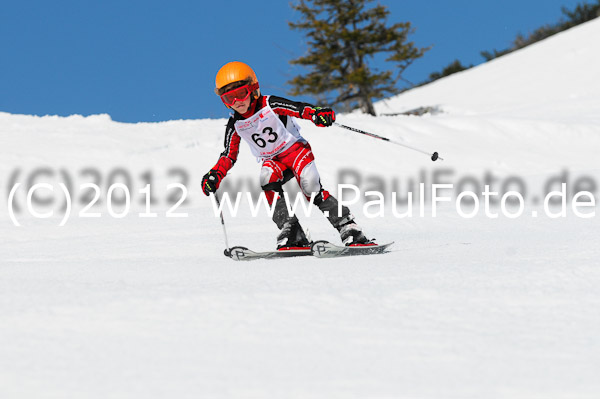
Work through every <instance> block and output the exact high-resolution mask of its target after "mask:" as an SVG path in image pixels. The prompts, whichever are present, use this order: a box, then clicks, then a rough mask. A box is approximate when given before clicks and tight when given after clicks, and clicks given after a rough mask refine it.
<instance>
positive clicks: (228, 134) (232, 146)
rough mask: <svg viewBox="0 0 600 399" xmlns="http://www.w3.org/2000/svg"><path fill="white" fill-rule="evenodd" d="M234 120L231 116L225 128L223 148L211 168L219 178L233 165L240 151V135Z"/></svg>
mask: <svg viewBox="0 0 600 399" xmlns="http://www.w3.org/2000/svg"><path fill="white" fill-rule="evenodd" d="M234 123H235V121H234V120H233V118H231V119H229V122H228V123H227V128H226V130H225V142H224V144H225V150H224V151H223V152H222V153H221V156H220V157H219V160H218V161H217V163H216V164H215V166H214V167H213V168H212V169H211V170H214V171H216V172H217V173H218V174H219V175H220V176H221V178H223V177H225V175H226V174H227V172H228V171H229V169H231V168H232V167H233V165H234V164H235V162H236V161H237V157H238V154H239V152H240V140H241V138H240V136H239V134H237V132H236V131H235V126H234Z"/></svg>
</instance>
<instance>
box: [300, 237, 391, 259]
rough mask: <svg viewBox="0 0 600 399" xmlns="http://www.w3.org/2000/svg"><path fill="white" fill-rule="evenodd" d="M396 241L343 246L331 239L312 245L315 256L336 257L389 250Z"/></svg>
mask: <svg viewBox="0 0 600 399" xmlns="http://www.w3.org/2000/svg"><path fill="white" fill-rule="evenodd" d="M393 243H394V242H393V241H392V242H390V243H387V244H381V245H379V244H374V245H360V246H354V247H343V246H340V245H335V244H332V243H330V242H329V241H315V242H314V243H313V244H312V246H311V252H312V254H313V256H316V257H317V258H336V257H338V256H357V255H374V254H382V253H385V252H389V250H388V247H389V246H390V245H392V244H393Z"/></svg>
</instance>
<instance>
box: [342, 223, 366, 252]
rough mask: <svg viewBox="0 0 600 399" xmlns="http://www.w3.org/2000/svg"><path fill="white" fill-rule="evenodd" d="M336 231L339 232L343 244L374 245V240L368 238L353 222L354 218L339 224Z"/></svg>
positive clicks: (348, 245)
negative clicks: (341, 224)
mask: <svg viewBox="0 0 600 399" xmlns="http://www.w3.org/2000/svg"><path fill="white" fill-rule="evenodd" d="M338 231H339V232H340V238H341V239H342V242H343V243H344V245H345V246H347V247H350V246H359V245H360V246H362V245H375V240H369V239H368V238H367V237H366V236H365V235H364V234H363V232H362V229H361V228H360V227H359V226H358V225H357V224H356V223H354V220H351V221H349V222H348V223H346V224H344V225H343V226H341V227H340V228H339V229H338Z"/></svg>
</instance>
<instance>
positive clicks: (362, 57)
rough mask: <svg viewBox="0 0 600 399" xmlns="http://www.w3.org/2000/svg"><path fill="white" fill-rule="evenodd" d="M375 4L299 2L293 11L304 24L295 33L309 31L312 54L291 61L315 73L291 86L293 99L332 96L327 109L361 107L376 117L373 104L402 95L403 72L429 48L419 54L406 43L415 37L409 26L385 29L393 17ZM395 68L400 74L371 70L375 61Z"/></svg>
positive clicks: (366, 0) (361, 0) (324, 0)
mask: <svg viewBox="0 0 600 399" xmlns="http://www.w3.org/2000/svg"><path fill="white" fill-rule="evenodd" d="M372 1H373V0H299V2H298V3H297V4H296V5H292V7H293V8H294V9H295V10H297V11H299V12H300V14H301V18H300V21H299V22H290V23H289V25H290V27H291V28H292V29H298V30H302V31H306V36H307V37H308V39H309V40H308V45H309V49H308V53H307V54H306V55H304V56H302V57H300V58H298V59H295V60H292V61H291V63H292V64H295V65H302V66H306V67H309V69H310V72H309V73H307V74H306V75H300V76H297V77H295V78H294V79H292V80H291V81H289V83H290V84H291V85H292V87H293V88H292V91H291V94H292V95H301V94H309V95H314V96H320V97H321V98H322V96H323V95H324V93H331V92H333V96H330V97H329V98H328V99H327V101H328V102H329V104H328V105H335V104H343V105H345V106H346V107H345V108H346V109H348V108H351V107H353V106H356V105H358V106H359V107H360V108H361V109H362V111H363V112H365V113H368V114H371V115H375V108H374V107H373V99H378V98H383V97H384V96H385V95H386V94H396V93H398V92H399V89H398V87H397V82H398V80H399V79H401V76H402V72H403V71H404V70H405V69H406V68H407V67H408V66H409V65H410V64H411V63H412V62H413V61H414V60H415V59H417V58H419V57H422V56H423V54H424V53H425V51H427V50H428V49H426V48H417V47H415V45H414V43H413V42H408V41H407V38H408V35H409V34H410V33H412V32H413V29H412V28H411V25H410V23H409V22H402V23H395V24H392V25H391V26H386V22H387V18H388V16H389V14H390V12H389V11H388V10H387V9H386V7H384V6H382V5H377V6H374V7H369V5H370V4H369V3H372ZM379 53H387V54H388V56H387V58H386V59H385V60H386V61H388V62H393V63H395V64H396V69H395V71H391V70H385V71H376V70H373V69H372V68H369V62H371V61H373V58H374V56H375V55H377V54H379Z"/></svg>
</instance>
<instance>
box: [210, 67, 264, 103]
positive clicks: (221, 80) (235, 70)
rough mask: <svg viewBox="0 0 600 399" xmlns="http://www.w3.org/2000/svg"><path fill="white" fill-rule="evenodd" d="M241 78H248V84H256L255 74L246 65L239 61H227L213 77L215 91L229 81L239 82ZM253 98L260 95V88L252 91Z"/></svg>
mask: <svg viewBox="0 0 600 399" xmlns="http://www.w3.org/2000/svg"><path fill="white" fill-rule="evenodd" d="M241 80H249V81H250V84H253V83H256V84H258V79H256V74H255V73H254V71H253V70H252V68H250V67H249V66H248V65H246V64H244V63H243V62H239V61H232V62H228V63H227V64H225V65H223V66H222V67H221V69H219V72H217V76H216V78H215V91H218V90H220V89H222V88H223V87H225V86H227V85H228V84H230V83H235V82H239V81H241ZM252 95H253V97H254V98H258V97H259V96H260V89H256V90H255V91H254V92H253V93H252Z"/></svg>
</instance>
